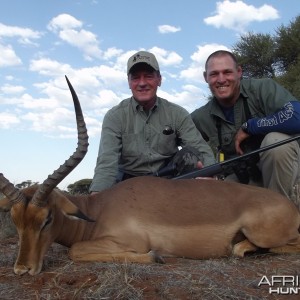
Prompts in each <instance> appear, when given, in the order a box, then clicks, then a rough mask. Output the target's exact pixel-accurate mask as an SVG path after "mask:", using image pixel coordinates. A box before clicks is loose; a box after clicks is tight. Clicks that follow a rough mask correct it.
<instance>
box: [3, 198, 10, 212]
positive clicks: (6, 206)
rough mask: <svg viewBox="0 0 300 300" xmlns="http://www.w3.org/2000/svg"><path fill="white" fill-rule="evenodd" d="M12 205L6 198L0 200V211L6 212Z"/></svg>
mask: <svg viewBox="0 0 300 300" xmlns="http://www.w3.org/2000/svg"><path fill="white" fill-rule="evenodd" d="M12 205H13V203H12V202H11V201H9V200H8V199H7V198H6V197H5V198H3V199H0V211H4V212H8V211H10V209H11V207H12Z"/></svg>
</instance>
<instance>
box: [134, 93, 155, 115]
mask: <svg viewBox="0 0 300 300" xmlns="http://www.w3.org/2000/svg"><path fill="white" fill-rule="evenodd" d="M131 103H132V107H133V109H134V111H136V112H138V111H143V110H144V109H143V106H142V105H140V104H139V103H138V102H137V101H136V100H135V99H134V97H133V96H132V97H131ZM158 103H159V97H156V101H155V104H154V106H153V107H152V108H151V111H154V110H155V109H156V108H157V107H158V106H159V105H158Z"/></svg>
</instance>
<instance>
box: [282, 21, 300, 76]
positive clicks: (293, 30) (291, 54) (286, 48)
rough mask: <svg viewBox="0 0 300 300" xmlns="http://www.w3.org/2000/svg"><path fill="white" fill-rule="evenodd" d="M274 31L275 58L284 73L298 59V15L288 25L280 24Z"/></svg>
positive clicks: (299, 54)
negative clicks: (275, 34) (275, 35)
mask: <svg viewBox="0 0 300 300" xmlns="http://www.w3.org/2000/svg"><path fill="white" fill-rule="evenodd" d="M276 33H277V37H276V44H277V49H276V59H277V60H278V62H279V64H280V67H281V69H282V71H283V73H284V72H286V71H288V70H289V68H290V67H291V66H294V65H296V64H297V63H298V62H299V59H300V16H298V17H296V18H295V20H294V21H293V22H290V25H289V26H283V25H282V26H280V27H279V28H278V29H277V30H276Z"/></svg>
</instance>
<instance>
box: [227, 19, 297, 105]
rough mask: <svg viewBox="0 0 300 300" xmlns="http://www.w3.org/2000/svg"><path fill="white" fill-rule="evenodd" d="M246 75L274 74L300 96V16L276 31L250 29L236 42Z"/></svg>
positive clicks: (236, 52) (259, 76)
mask: <svg viewBox="0 0 300 300" xmlns="http://www.w3.org/2000/svg"><path fill="white" fill-rule="evenodd" d="M233 52H234V54H235V55H236V56H237V59H238V62H239V63H240V64H241V66H242V69H243V76H244V77H246V78H247V77H252V78H263V77H269V78H273V79H274V80H276V81H277V82H279V83H280V84H281V85H283V86H284V87H285V88H286V89H288V90H289V91H290V92H291V93H292V94H293V95H294V96H295V97H296V98H298V99H300V84H299V82H300V16H297V17H296V18H295V19H294V20H293V21H292V22H290V24H289V25H287V26H284V25H281V26H280V27H279V28H277V30H275V34H274V35H273V36H272V35H270V34H261V33H258V34H254V33H247V34H245V35H243V36H241V38H240V41H238V42H237V43H236V44H235V45H234V46H233Z"/></svg>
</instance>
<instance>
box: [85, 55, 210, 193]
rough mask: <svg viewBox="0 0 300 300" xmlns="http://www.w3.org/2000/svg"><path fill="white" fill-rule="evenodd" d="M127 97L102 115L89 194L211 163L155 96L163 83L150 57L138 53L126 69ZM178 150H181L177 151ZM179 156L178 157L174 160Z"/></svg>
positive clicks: (188, 123) (186, 118)
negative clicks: (163, 172) (160, 172)
mask: <svg viewBox="0 0 300 300" xmlns="http://www.w3.org/2000/svg"><path fill="white" fill-rule="evenodd" d="M127 75H128V83H129V88H130V89H131V91H132V97H131V98H128V99H125V100H123V101H121V102H120V103H119V104H118V105H117V106H115V107H113V108H111V109H110V110H109V111H108V112H107V113H106V115H105V117H104V119H103V125H102V134H101V140H100V146H99V154H98V158H97V164H96V168H95V174H94V178H93V181H92V184H91V187H90V192H99V191H102V190H104V189H107V188H109V187H111V186H112V185H114V184H115V183H117V182H119V181H122V180H125V179H128V178H131V177H136V176H145V175H151V174H154V173H156V172H157V171H158V170H160V169H161V168H163V167H165V166H166V165H167V164H170V163H171V162H172V164H173V165H174V163H175V164H176V167H177V170H175V171H174V174H173V175H179V174H182V173H184V172H187V171H190V170H191V169H193V168H196V167H202V166H208V165H210V164H213V163H215V159H214V155H213V153H212V151H211V149H210V147H209V146H208V144H206V142H205V141H204V139H203V138H202V136H201V134H200V133H199V131H198V130H197V129H196V127H195V125H194V123H193V121H192V119H191V117H190V115H189V113H188V112H187V111H186V110H185V109H184V108H182V107H180V106H179V105H176V104H174V103H171V102H169V101H167V100H165V99H162V98H160V97H158V96H157V89H158V87H159V86H160V85H161V82H162V78H161V74H160V69H159V65H158V62H157V60H156V58H155V56H154V55H153V54H152V53H150V52H147V51H139V52H137V53H135V54H134V55H133V56H131V57H130V58H129V60H128V63H127ZM179 146H181V147H182V149H183V150H186V151H182V150H181V151H178V147H179ZM178 153H181V154H180V155H178Z"/></svg>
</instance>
